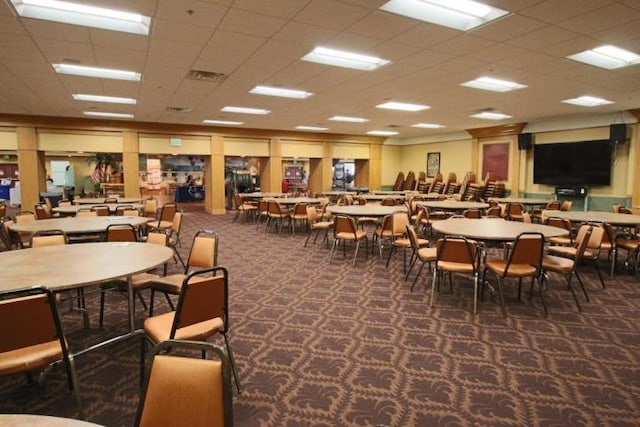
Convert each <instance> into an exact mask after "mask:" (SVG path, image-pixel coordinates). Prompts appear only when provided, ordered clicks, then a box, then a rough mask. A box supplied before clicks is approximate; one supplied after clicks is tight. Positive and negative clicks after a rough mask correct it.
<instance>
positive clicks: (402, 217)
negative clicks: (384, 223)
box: [391, 212, 409, 237]
mask: <svg viewBox="0 0 640 427" xmlns="http://www.w3.org/2000/svg"><path fill="white" fill-rule="evenodd" d="M391 220H392V221H391V230H392V232H393V236H394V237H400V236H404V234H405V233H406V232H407V226H408V225H409V216H408V215H407V213H406V212H395V213H394V214H393V215H392V216H391Z"/></svg>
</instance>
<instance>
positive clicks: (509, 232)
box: [432, 218, 569, 241]
mask: <svg viewBox="0 0 640 427" xmlns="http://www.w3.org/2000/svg"><path fill="white" fill-rule="evenodd" d="M432 227H433V229H434V230H435V231H437V232H438V233H440V234H445V235H454V236H464V237H468V238H470V239H475V240H486V241H512V240H515V239H516V237H518V235H519V234H521V233H525V232H534V233H542V235H543V236H544V237H545V239H548V238H550V237H559V236H566V235H568V234H569V232H568V231H567V230H565V229H562V228H559V227H551V226H548V225H542V224H533V223H528V222H519V221H507V220H504V219H502V218H479V219H472V218H449V219H445V220H442V221H435V222H434V223H433V224H432Z"/></svg>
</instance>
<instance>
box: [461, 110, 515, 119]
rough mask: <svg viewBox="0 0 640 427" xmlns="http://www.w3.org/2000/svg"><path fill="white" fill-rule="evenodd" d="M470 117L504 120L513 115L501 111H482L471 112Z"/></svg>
mask: <svg viewBox="0 0 640 427" xmlns="http://www.w3.org/2000/svg"><path fill="white" fill-rule="evenodd" d="M470 117H474V118H476V119H486V120H504V119H511V118H512V117H513V116H510V115H508V114H503V113H494V112H491V111H483V112H481V113H477V114H472V115H471V116H470Z"/></svg>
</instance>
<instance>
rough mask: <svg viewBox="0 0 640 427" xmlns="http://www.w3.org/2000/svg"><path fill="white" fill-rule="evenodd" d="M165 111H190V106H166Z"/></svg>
mask: <svg viewBox="0 0 640 427" xmlns="http://www.w3.org/2000/svg"><path fill="white" fill-rule="evenodd" d="M165 111H166V112H167V113H190V112H191V108H189V107H167V109H166V110H165Z"/></svg>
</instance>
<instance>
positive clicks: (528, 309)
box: [0, 205, 640, 427]
mask: <svg viewBox="0 0 640 427" xmlns="http://www.w3.org/2000/svg"><path fill="white" fill-rule="evenodd" d="M184 207H185V208H189V207H190V206H189V205H185V206H184ZM232 218H233V215H224V216H211V215H208V214H206V213H204V212H202V211H198V210H190V211H188V212H187V213H186V215H185V224H184V227H183V233H182V242H183V246H182V249H181V250H182V252H183V254H184V256H185V258H186V254H187V251H188V246H189V242H190V239H191V236H192V235H193V234H194V232H195V231H196V230H198V229H200V228H208V229H214V230H216V231H218V232H219V233H220V235H221V242H220V256H219V262H220V264H221V265H223V266H225V267H227V268H228V269H229V272H230V278H231V282H230V283H231V332H230V338H231V344H232V347H233V349H234V353H235V356H236V360H237V364H238V368H239V371H240V378H241V382H242V386H243V392H242V394H241V395H239V396H238V395H235V396H234V411H235V412H234V416H235V425H236V426H296V427H297V426H487V425H491V426H498V425H499V426H577V425H589V426H632V425H635V426H638V425H640V320H639V319H638V313H640V283H638V282H636V280H635V279H634V278H633V277H631V276H630V275H629V274H626V273H624V272H621V274H619V275H618V276H617V277H616V278H615V279H609V278H607V288H606V289H602V288H601V287H600V285H599V283H598V282H597V278H596V276H595V274H593V272H592V271H590V270H588V269H587V270H585V274H583V277H585V278H586V285H587V288H588V290H589V293H590V297H591V302H590V303H586V302H585V303H583V310H584V312H583V313H582V314H580V313H578V312H577V310H576V308H575V304H574V302H573V300H572V297H571V294H570V293H569V291H568V290H567V288H566V285H564V283H563V281H561V280H560V279H558V278H554V279H553V280H552V281H551V284H550V289H549V291H548V293H547V295H546V300H547V304H548V307H549V312H550V314H549V316H548V317H546V318H545V317H544V315H543V312H542V307H541V304H540V301H539V299H535V298H534V300H533V301H532V302H530V301H529V300H528V299H527V298H523V300H522V302H518V301H517V300H516V299H515V292H509V293H508V295H507V296H506V299H507V301H506V304H507V312H508V316H507V317H506V318H505V317H503V316H502V313H501V311H500V307H499V305H498V304H496V303H495V302H491V301H489V300H486V301H484V302H483V303H482V304H481V305H480V312H479V314H478V315H473V314H472V313H471V306H472V292H471V285H472V283H471V281H470V280H468V279H466V278H464V277H455V278H454V285H453V292H452V293H451V292H449V289H448V287H447V286H444V287H443V290H442V293H441V294H440V295H439V297H438V300H437V303H436V305H435V306H434V307H433V308H430V307H429V303H428V301H429V294H430V289H425V285H427V286H428V285H429V281H430V276H429V277H427V274H424V278H421V280H420V282H419V285H418V286H416V289H415V290H414V292H413V293H411V292H409V287H410V283H406V282H405V281H404V280H403V277H402V255H401V254H395V255H394V257H393V258H392V261H391V264H390V266H389V268H388V269H387V268H385V266H384V262H381V261H380V260H379V259H378V258H377V256H369V258H368V260H365V257H364V253H363V254H362V256H360V257H359V258H358V261H357V264H356V266H355V267H352V266H351V257H350V254H352V252H351V253H350V252H347V257H346V258H343V256H342V253H338V254H337V255H336V256H335V257H334V259H333V261H332V263H331V265H329V264H328V259H329V251H328V250H327V249H326V247H325V245H324V244H322V243H320V242H319V241H318V243H316V244H310V245H309V246H308V247H307V248H304V247H303V244H304V239H305V235H304V234H303V233H298V234H297V235H295V236H291V234H289V233H286V232H284V231H283V232H282V234H280V235H279V234H277V233H276V232H268V233H264V232H263V229H262V228H261V229H260V230H256V226H255V224H250V223H242V222H232ZM60 261H61V262H69V263H72V262H73V260H60ZM602 267H603V270H604V271H606V260H604V259H603V260H602ZM170 270H174V271H177V270H178V268H177V266H176V265H175V264H171V265H170ZM514 288H515V287H510V289H511V290H513V289H514ZM158 301H160V299H158ZM124 302H125V300H124V298H122V297H121V296H119V295H116V294H110V295H109V297H108V301H107V306H108V307H109V311H108V314H107V317H106V323H105V327H104V329H102V330H101V329H99V328H98V326H97V316H98V310H97V298H96V297H93V298H90V299H89V303H90V311H91V328H90V329H89V330H85V329H83V328H82V322H81V319H80V316H78V315H77V314H74V313H67V312H66V311H65V313H64V322H65V327H66V330H67V331H68V337H69V341H70V343H71V346H72V348H75V349H78V348H81V347H83V346H84V345H87V344H88V343H93V342H95V341H97V340H99V339H100V338H101V337H103V336H111V335H114V334H116V333H118V332H123V331H125V330H126V307H125V303H124ZM162 309H163V310H167V309H168V308H167V306H166V305H165V306H163V307H162ZM137 318H138V321H139V322H141V321H142V319H143V318H144V311H143V310H142V308H141V307H139V308H138V312H137ZM3 330H4V333H7V331H8V326H7V325H3ZM216 340H218V338H216ZM217 342H218V343H222V341H221V340H220V341H217ZM138 358H139V341H138V340H137V339H135V340H130V341H127V342H124V343H120V344H116V345H113V346H110V347H108V348H106V349H102V350H99V351H96V352H93V353H90V354H87V355H84V356H82V357H80V358H78V360H77V366H78V376H79V378H80V382H81V393H82V399H83V403H84V410H85V418H86V419H87V420H89V421H92V422H95V423H98V424H103V425H107V426H130V425H132V423H133V420H134V416H135V410H136V406H137V403H138V395H139V388H138V377H137V372H138V371H137V367H138ZM0 412H27V413H41V414H50V415H58V416H71V417H73V416H76V407H75V406H74V404H73V399H72V398H71V397H70V395H69V394H68V393H67V392H66V389H65V376H64V372H63V369H61V368H60V367H56V368H54V369H53V370H52V371H51V372H50V373H49V374H48V375H47V377H46V381H45V386H44V387H43V388H42V389H41V390H39V389H38V388H37V387H33V386H29V385H28V384H27V382H26V381H25V379H24V377H22V376H17V377H7V378H2V379H0Z"/></svg>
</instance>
